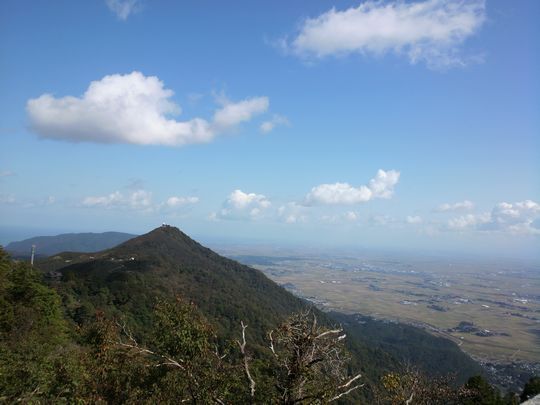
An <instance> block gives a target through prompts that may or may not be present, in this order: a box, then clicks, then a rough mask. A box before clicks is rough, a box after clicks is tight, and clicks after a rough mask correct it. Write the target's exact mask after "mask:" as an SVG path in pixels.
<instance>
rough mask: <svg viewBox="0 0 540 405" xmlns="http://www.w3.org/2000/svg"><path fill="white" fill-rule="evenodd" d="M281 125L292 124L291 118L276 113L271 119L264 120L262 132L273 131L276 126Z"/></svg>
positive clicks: (261, 127)
mask: <svg viewBox="0 0 540 405" xmlns="http://www.w3.org/2000/svg"><path fill="white" fill-rule="evenodd" d="M280 125H290V123H289V120H288V119H287V117H284V116H282V115H278V114H274V116H273V117H272V119H271V120H268V121H264V122H263V123H262V124H261V126H260V129H261V132H264V133H265V134H267V133H269V132H271V131H272V130H273V129H274V128H275V127H277V126H280Z"/></svg>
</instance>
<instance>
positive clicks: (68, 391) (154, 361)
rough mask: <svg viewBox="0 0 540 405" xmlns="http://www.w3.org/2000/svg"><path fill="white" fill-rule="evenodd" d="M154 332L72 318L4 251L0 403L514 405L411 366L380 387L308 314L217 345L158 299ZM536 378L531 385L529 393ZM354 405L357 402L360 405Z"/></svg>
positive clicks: (212, 335)
mask: <svg viewBox="0 0 540 405" xmlns="http://www.w3.org/2000/svg"><path fill="white" fill-rule="evenodd" d="M150 322H151V325H152V327H151V328H150V329H149V333H147V334H141V335H137V334H134V333H132V331H131V330H130V327H129V325H128V323H126V322H125V320H124V319H122V317H121V316H115V317H110V316H108V315H107V314H105V313H103V312H100V311H99V310H95V312H94V313H93V314H86V316H85V317H84V320H83V321H81V322H79V323H77V322H75V321H74V320H73V319H72V318H70V317H69V316H68V315H67V310H66V307H65V305H64V304H63V302H62V299H61V296H60V295H59V294H58V293H57V292H56V291H55V290H54V289H52V288H50V287H49V286H47V285H46V284H44V283H43V281H42V276H41V274H40V273H38V272H36V271H35V270H33V269H32V268H30V267H29V266H28V265H27V264H25V263H20V262H14V261H12V260H10V259H9V257H8V256H7V255H6V254H5V252H4V251H3V250H0V401H1V402H6V403H11V402H20V401H22V402H33V403H50V402H54V403H62V402H63V403H178V402H181V401H186V402H188V403H218V404H219V403H223V404H224V403H235V404H237V403H283V404H293V403H301V404H308V403H329V402H347V401H352V402H356V401H359V398H362V397H363V398H365V397H367V396H371V400H370V402H372V403H380V404H398V403H406V402H407V401H408V402H407V403H411V404H413V403H417V404H424V403H425V404H427V403H430V404H432V403H441V404H442V403H444V404H451V403H456V404H458V403H463V404H506V403H518V401H517V398H515V397H512V396H508V397H507V398H501V396H500V394H499V393H498V391H497V390H495V389H494V388H492V387H490V386H489V384H487V383H486V382H485V381H484V380H483V379H482V378H481V377H475V378H473V379H471V380H469V382H468V383H467V384H465V385H464V386H458V387H455V386H453V385H452V383H451V381H450V379H445V378H428V377H426V376H425V375H423V374H422V373H421V372H418V371H416V370H414V369H409V370H405V371H404V372H402V373H387V374H385V375H384V376H383V377H382V378H381V379H380V381H377V382H376V383H375V384H373V383H371V382H369V381H367V380H366V379H365V378H364V376H363V375H362V374H361V373H359V370H358V369H354V367H353V366H351V364H354V363H353V362H351V361H350V355H349V354H348V353H347V350H346V349H345V346H344V342H345V341H346V338H345V335H344V332H343V331H342V330H341V328H329V327H327V326H326V325H324V324H319V323H318V322H317V317H316V316H315V314H314V313H313V312H307V311H301V312H299V313H297V314H295V315H292V316H290V317H289V318H288V319H286V320H284V321H283V322H282V323H281V325H280V326H278V327H276V328H274V329H272V330H270V331H268V334H267V339H266V345H265V349H264V350H254V348H255V345H253V344H252V342H250V340H249V338H246V336H247V335H246V333H245V332H246V330H249V325H245V324H243V323H239V324H238V325H237V329H236V330H237V333H236V336H235V338H233V339H222V338H220V336H218V334H217V333H216V328H215V327H213V326H212V324H211V323H210V322H208V320H207V319H206V318H205V317H204V316H203V314H202V313H201V312H200V310H199V309H198V308H197V306H196V305H195V304H193V303H190V302H186V301H184V300H183V299H182V298H177V299H175V300H174V299H173V300H157V301H156V303H155V305H154V311H153V312H152V315H151V320H150ZM537 389H538V383H536V385H535V383H534V381H531V384H530V385H529V387H528V388H527V391H526V392H524V394H525V393H527V395H528V396H531V395H534V393H535V392H536V391H535V390H537ZM356 403H358V402H356Z"/></svg>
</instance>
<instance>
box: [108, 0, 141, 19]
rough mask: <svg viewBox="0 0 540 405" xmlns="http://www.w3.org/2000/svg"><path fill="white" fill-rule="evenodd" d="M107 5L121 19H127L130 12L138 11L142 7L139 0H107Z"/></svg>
mask: <svg viewBox="0 0 540 405" xmlns="http://www.w3.org/2000/svg"><path fill="white" fill-rule="evenodd" d="M105 3H106V4H107V7H109V10H111V11H112V12H113V13H114V14H116V16H117V17H118V18H119V19H120V20H124V21H125V20H127V18H128V17H129V15H130V14H132V13H134V12H136V11H137V10H139V8H140V1H139V0H105Z"/></svg>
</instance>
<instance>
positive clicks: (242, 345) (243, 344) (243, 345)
mask: <svg viewBox="0 0 540 405" xmlns="http://www.w3.org/2000/svg"><path fill="white" fill-rule="evenodd" d="M240 325H242V342H240V341H239V340H237V341H236V343H238V346H239V347H240V352H241V353H242V356H244V370H245V372H246V377H247V379H248V380H249V389H250V392H251V397H254V396H255V380H254V379H253V377H251V373H250V372H249V362H248V356H247V354H246V328H247V325H244V321H240Z"/></svg>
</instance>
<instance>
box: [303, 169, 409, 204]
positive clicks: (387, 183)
mask: <svg viewBox="0 0 540 405" xmlns="http://www.w3.org/2000/svg"><path fill="white" fill-rule="evenodd" d="M399 176H400V173H399V172H398V171H395V170H389V171H384V170H381V169H380V170H379V171H378V172H377V174H376V176H375V177H374V178H373V179H371V180H370V182H369V185H368V186H365V185H362V186H359V187H354V186H351V185H350V184H349V183H333V184H321V185H318V186H316V187H313V188H312V189H311V191H310V192H309V193H308V195H307V196H306V198H305V201H306V204H307V205H319V204H321V205H341V204H343V205H352V204H359V203H362V202H366V201H370V200H372V199H374V198H384V199H388V198H391V197H392V195H393V193H394V186H395V185H396V184H397V183H398V181H399Z"/></svg>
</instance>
